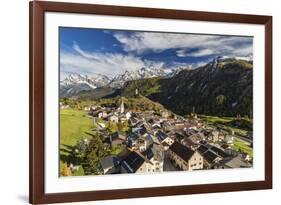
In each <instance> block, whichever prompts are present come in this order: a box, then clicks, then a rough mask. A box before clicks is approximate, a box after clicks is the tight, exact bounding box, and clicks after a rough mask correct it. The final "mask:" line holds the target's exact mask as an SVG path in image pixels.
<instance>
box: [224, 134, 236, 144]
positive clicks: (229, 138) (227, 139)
mask: <svg viewBox="0 0 281 205" xmlns="http://www.w3.org/2000/svg"><path fill="white" fill-rule="evenodd" d="M224 141H225V142H226V143H227V144H229V145H232V144H233V142H234V137H233V136H232V135H226V136H225V138H224Z"/></svg>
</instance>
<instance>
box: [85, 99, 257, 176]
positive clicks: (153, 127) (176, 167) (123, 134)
mask: <svg viewBox="0 0 281 205" xmlns="http://www.w3.org/2000/svg"><path fill="white" fill-rule="evenodd" d="M84 111H86V112H87V113H88V115H90V116H91V117H92V118H93V120H94V123H95V124H96V125H97V126H96V128H95V132H98V133H100V134H101V135H103V136H105V138H104V140H103V143H104V146H105V147H111V146H121V147H122V150H120V151H119V153H116V154H114V155H109V156H106V157H104V158H102V159H101V160H100V164H101V167H102V170H101V172H100V173H99V174H119V173H154V172H155V173H157V172H166V171H180V170H183V171H193V170H206V169H227V168H249V167H252V159H251V157H250V156H249V155H248V154H247V153H245V152H243V151H241V150H236V149H234V148H233V143H234V138H235V135H234V133H231V132H226V131H225V130H221V129H218V128H216V127H214V126H210V125H209V124H208V123H206V122H205V121H203V120H201V119H200V118H199V117H198V116H197V114H196V113H195V112H193V113H191V114H190V118H184V117H182V116H178V115H175V114H173V113H171V112H170V111H168V110H162V111H161V112H160V114H159V113H156V112H155V111H154V110H147V111H133V110H129V109H126V108H125V105H124V101H123V99H122V100H121V103H120V105H119V106H118V107H103V106H95V105H91V106H89V107H85V108H84ZM106 123H107V124H117V123H121V124H126V126H127V129H126V131H120V130H118V131H116V132H114V133H109V132H108V131H107V129H106V125H105V124H106ZM250 134H251V133H249V135H250ZM82 142H83V143H84V145H85V144H87V143H89V141H88V140H87V139H84V140H82ZM250 146H252V143H251V145H250Z"/></svg>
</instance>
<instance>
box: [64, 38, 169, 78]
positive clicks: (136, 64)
mask: <svg viewBox="0 0 281 205" xmlns="http://www.w3.org/2000/svg"><path fill="white" fill-rule="evenodd" d="M72 48H73V52H65V51H61V56H60V64H61V70H62V72H78V73H85V74H104V75H108V76H115V75H117V74H120V73H123V72H125V71H126V70H128V71H133V70H138V69H140V68H142V67H154V68H163V67H165V66H164V65H165V63H164V62H160V61H149V60H145V59H141V58H140V57H136V56H134V55H130V54H129V55H123V54H121V53H99V52H88V51H85V50H83V49H81V48H80V46H79V45H78V44H77V43H76V42H74V43H73V46H72Z"/></svg>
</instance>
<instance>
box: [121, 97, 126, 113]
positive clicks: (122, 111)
mask: <svg viewBox="0 0 281 205" xmlns="http://www.w3.org/2000/svg"><path fill="white" fill-rule="evenodd" d="M124 111H125V110H124V101H123V98H121V105H120V113H124Z"/></svg>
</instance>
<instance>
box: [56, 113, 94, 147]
mask: <svg viewBox="0 0 281 205" xmlns="http://www.w3.org/2000/svg"><path fill="white" fill-rule="evenodd" d="M92 128H94V122H93V119H91V118H90V117H89V116H88V115H87V113H85V111H80V110H75V109H63V110H60V145H69V146H73V145H75V143H76V142H77V140H79V139H81V138H85V137H86V136H87V135H86V134H85V132H89V131H91V129H92Z"/></svg>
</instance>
